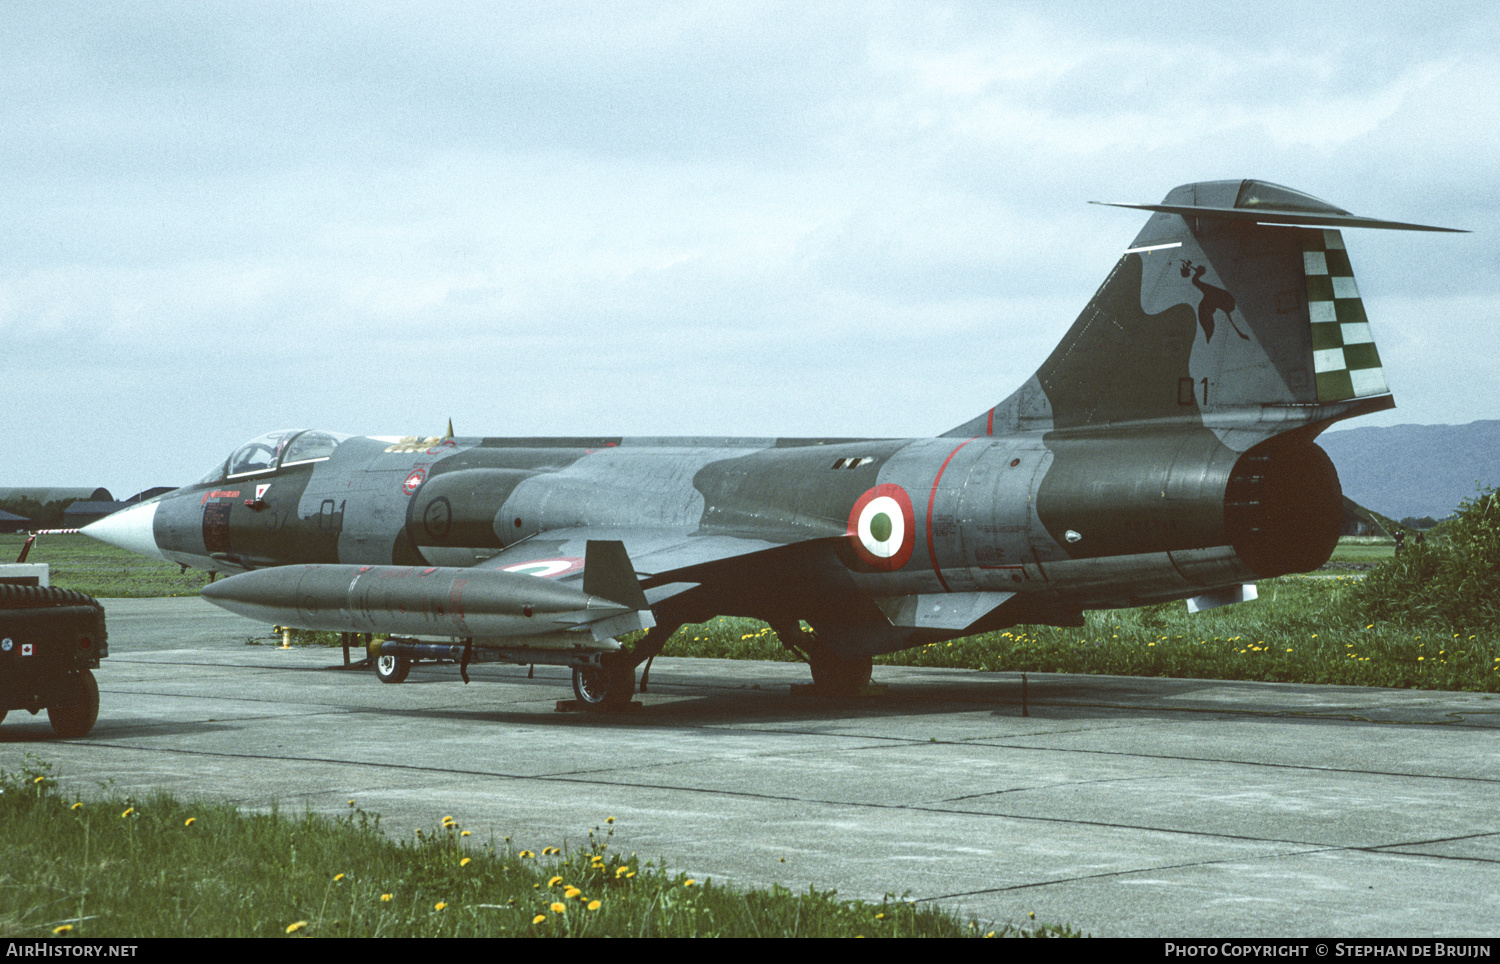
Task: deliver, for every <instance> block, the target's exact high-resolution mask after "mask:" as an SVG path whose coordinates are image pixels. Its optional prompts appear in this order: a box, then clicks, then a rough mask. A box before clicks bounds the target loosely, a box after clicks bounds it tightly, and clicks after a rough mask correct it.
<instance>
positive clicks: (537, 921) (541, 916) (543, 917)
mask: <svg viewBox="0 0 1500 964" xmlns="http://www.w3.org/2000/svg"><path fill="white" fill-rule="evenodd" d="M546 919H547V915H546V914H538V915H536V916H535V917H533V918H532V919H531V922H532V923H533V924H540V923H541V922H542V921H544V920H546Z"/></svg>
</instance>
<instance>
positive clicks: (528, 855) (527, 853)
mask: <svg viewBox="0 0 1500 964" xmlns="http://www.w3.org/2000/svg"><path fill="white" fill-rule="evenodd" d="M517 856H519V857H520V858H521V859H522V860H529V859H531V858H532V857H535V856H536V854H534V853H532V852H531V851H529V850H523V851H521V852H520V853H519V854H518V855H517Z"/></svg>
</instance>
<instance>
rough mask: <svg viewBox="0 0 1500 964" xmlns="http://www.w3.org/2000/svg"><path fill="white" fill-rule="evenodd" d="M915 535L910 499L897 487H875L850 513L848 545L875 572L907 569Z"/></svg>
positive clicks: (858, 501)
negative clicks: (850, 544)
mask: <svg viewBox="0 0 1500 964" xmlns="http://www.w3.org/2000/svg"><path fill="white" fill-rule="evenodd" d="M916 534H917V525H916V518H915V517H914V516H913V515H912V511H911V497H910V496H908V495H907V494H906V490H905V489H903V488H901V486H899V485H891V484H889V483H887V484H885V485H877V486H875V488H873V489H871V490H870V491H868V492H866V493H865V494H864V495H862V496H860V497H859V498H858V499H856V500H855V502H854V508H853V509H851V510H850V512H849V541H850V542H851V543H853V544H854V551H855V552H856V553H858V554H859V557H860V558H861V559H863V560H864V561H865V562H867V563H869V564H870V565H871V566H873V567H875V568H876V569H884V570H887V571H894V570H897V569H900V568H901V567H902V566H904V565H906V561H907V560H908V559H910V558H911V550H912V546H913V545H914V544H915V543H916Z"/></svg>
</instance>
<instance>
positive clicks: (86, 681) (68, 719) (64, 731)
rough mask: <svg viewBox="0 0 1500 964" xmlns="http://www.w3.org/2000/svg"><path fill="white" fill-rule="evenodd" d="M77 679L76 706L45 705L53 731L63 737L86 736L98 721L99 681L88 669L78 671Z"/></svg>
mask: <svg viewBox="0 0 1500 964" xmlns="http://www.w3.org/2000/svg"><path fill="white" fill-rule="evenodd" d="M77 680H78V704H77V705H76V706H49V707H47V719H48V720H49V721H51V723H52V730H53V732H55V733H56V734H57V735H58V736H60V737H64V738H65V739H76V738H78V737H81V736H88V735H89V731H90V730H92V729H93V728H94V724H95V723H97V722H98V721H99V683H98V682H97V681H96V680H95V679H94V674H93V673H92V672H90V671H89V670H84V671H83V672H81V673H79V674H78V676H77Z"/></svg>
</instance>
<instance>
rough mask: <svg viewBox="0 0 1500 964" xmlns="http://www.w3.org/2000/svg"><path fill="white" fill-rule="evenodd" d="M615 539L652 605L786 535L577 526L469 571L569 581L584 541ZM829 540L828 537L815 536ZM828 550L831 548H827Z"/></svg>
mask: <svg viewBox="0 0 1500 964" xmlns="http://www.w3.org/2000/svg"><path fill="white" fill-rule="evenodd" d="M600 541H603V542H619V543H621V544H623V545H624V547H625V551H626V552H627V553H628V554H629V556H630V561H631V563H632V565H633V567H634V569H635V573H636V576H637V577H638V578H639V579H640V580H641V583H642V585H643V586H644V587H645V589H646V596H647V598H648V599H650V600H651V602H652V603H653V604H654V603H657V602H660V601H661V600H663V599H666V598H669V597H670V596H673V595H676V594H677V593H680V592H683V591H685V590H687V589H691V588H693V587H694V586H696V585H698V584H699V583H700V582H701V580H702V578H703V577H704V576H705V574H706V572H711V571H713V570H714V569H715V568H717V567H716V566H715V565H714V564H717V563H726V562H731V561H733V560H745V561H747V562H748V561H749V560H748V559H747V558H746V557H750V556H756V555H758V554H761V553H767V552H772V551H774V550H778V549H784V548H786V547H787V546H789V545H790V544H792V541H793V540H791V539H788V540H787V541H785V542H776V541H772V540H770V539H766V538H748V537H742V536H731V535H721V534H701V533H700V530H697V529H686V528H683V529H676V528H618V527H614V526H582V527H578V528H571V529H553V530H550V531H547V532H540V533H538V534H536V535H535V536H532V537H531V538H529V539H526V540H523V541H521V542H518V543H515V544H514V545H511V546H507V547H506V548H505V549H503V550H501V551H500V553H499V554H497V555H495V556H492V557H491V558H489V559H486V560H484V561H482V562H479V563H476V564H475V565H474V567H473V568H475V569H493V570H501V571H504V572H520V573H527V574H529V575H533V576H541V577H543V578H553V579H558V580H561V581H564V582H573V581H576V580H581V579H582V578H583V573H584V568H585V559H586V557H587V550H588V544H589V543H590V542H600ZM818 541H829V540H818ZM830 551H831V550H830Z"/></svg>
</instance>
